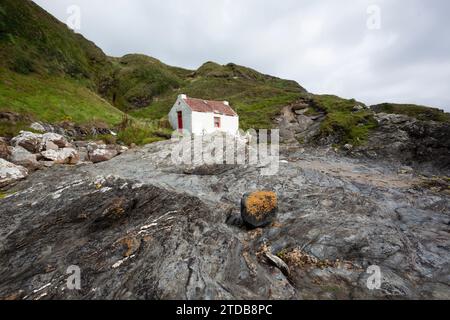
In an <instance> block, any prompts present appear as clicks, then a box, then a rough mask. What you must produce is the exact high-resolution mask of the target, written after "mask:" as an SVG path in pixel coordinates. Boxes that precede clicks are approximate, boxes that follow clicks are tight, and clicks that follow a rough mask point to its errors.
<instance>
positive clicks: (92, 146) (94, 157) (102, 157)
mask: <svg viewBox="0 0 450 320" xmlns="http://www.w3.org/2000/svg"><path fill="white" fill-rule="evenodd" d="M124 151H125V149H122V148H121V147H118V146H116V145H106V144H104V143H101V142H91V143H89V144H88V145H87V152H88V158H89V160H90V161H92V162H93V163H97V162H103V161H108V160H111V159H112V158H114V157H115V156H117V155H118V154H120V153H122V152H124Z"/></svg>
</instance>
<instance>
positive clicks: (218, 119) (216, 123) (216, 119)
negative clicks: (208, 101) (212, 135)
mask: <svg viewBox="0 0 450 320" xmlns="http://www.w3.org/2000/svg"><path fill="white" fill-rule="evenodd" d="M214 128H220V117H214Z"/></svg>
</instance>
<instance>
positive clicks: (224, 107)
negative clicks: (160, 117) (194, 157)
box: [169, 94, 239, 135]
mask: <svg viewBox="0 0 450 320" xmlns="http://www.w3.org/2000/svg"><path fill="white" fill-rule="evenodd" d="M169 122H170V124H171V125H172V128H174V129H175V130H180V131H181V130H183V129H184V130H187V131H189V132H190V133H192V134H208V133H213V132H215V131H222V132H227V133H230V134H233V135H236V134H237V133H238V130H239V116H238V115H237V113H236V112H235V111H234V110H233V109H232V108H231V107H230V104H229V103H228V101H210V100H203V99H194V98H190V97H188V96H186V95H185V94H180V95H179V96H178V99H177V101H176V102H175V104H174V105H173V107H172V109H171V110H170V112H169Z"/></svg>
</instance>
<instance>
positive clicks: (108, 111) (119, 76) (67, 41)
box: [0, 0, 450, 144]
mask: <svg viewBox="0 0 450 320" xmlns="http://www.w3.org/2000/svg"><path fill="white" fill-rule="evenodd" d="M181 93H185V94H187V95H189V96H192V97H198V98H204V99H213V100H228V101H230V103H231V105H232V106H233V107H234V108H235V110H236V111H237V112H238V114H239V116H240V125H241V128H242V129H244V130H246V129H249V128H257V129H258V128H271V127H272V126H273V118H274V117H276V115H277V114H278V113H279V112H280V110H281V109H282V107H284V106H285V105H288V104H290V103H292V102H294V101H295V100H297V99H299V98H304V97H307V98H308V99H312V106H311V110H310V112H311V113H314V112H318V111H320V112H322V113H325V114H326V118H325V120H324V121H323V123H322V127H321V135H322V136H324V137H326V136H331V135H332V136H335V137H338V138H339V141H340V142H344V143H345V142H350V143H353V144H360V143H363V142H364V141H365V140H366V138H367V136H368V134H369V132H370V130H372V129H373V128H374V127H375V126H376V122H375V121H374V119H373V114H372V113H371V112H370V111H369V110H367V109H363V110H360V111H357V112H355V111H354V110H353V108H354V106H355V105H356V104H361V103H359V102H357V101H355V100H353V99H350V100H347V99H342V98H339V97H336V96H331V95H312V94H308V93H307V92H306V90H305V89H304V88H302V87H301V86H300V85H299V84H298V83H296V82H295V81H289V80H283V79H279V78H276V77H273V76H269V75H265V74H262V73H260V72H258V71H256V70H253V69H250V68H246V67H243V66H239V65H236V64H233V63H229V64H227V65H220V64H217V63H214V62H207V63H205V64H203V65H202V66H200V67H199V68H198V69H197V70H186V69H183V68H177V67H173V66H169V65H166V64H164V63H162V62H161V61H159V60H157V59H155V58H152V57H148V56H144V55H138V54H130V55H126V56H124V57H121V58H112V57H107V56H106V55H105V54H104V53H103V52H102V50H101V49H99V48H98V47H97V46H96V45H95V44H94V43H92V42H90V41H88V40H86V39H85V38H83V37H82V36H81V35H79V34H76V33H74V32H73V31H71V30H69V29H68V28H67V26H66V25H65V24H63V23H61V22H60V21H58V20H57V19H55V18H54V17H52V16H51V15H50V14H48V13H47V12H45V10H43V9H42V8H40V7H39V6H37V5H36V4H34V3H33V2H32V1H30V0H1V1H0V113H1V112H5V111H8V112H15V113H18V114H20V115H24V116H25V117H24V119H29V120H28V122H29V121H32V120H33V121H36V120H41V121H45V122H49V123H58V122H61V121H67V120H70V121H73V122H75V123H78V124H89V123H93V122H102V123H105V124H107V125H109V126H115V127H116V128H120V130H121V132H119V137H120V138H121V139H122V140H123V141H125V142H127V143H132V142H136V143H145V142H150V141H153V140H154V139H160V137H161V136H165V135H167V129H166V128H162V129H161V128H158V127H157V126H155V125H148V123H150V121H148V120H152V121H153V120H156V121H153V123H162V124H164V123H165V121H161V120H164V119H165V118H166V117H167V114H168V112H169V110H170V108H171V107H172V105H173V103H174V101H175V100H176V97H177V95H178V94H181ZM374 108H376V110H379V112H393V113H402V114H408V115H412V116H416V117H418V118H419V119H427V120H435V121H449V117H450V116H449V115H448V114H444V113H443V112H440V111H438V110H435V109H429V108H426V107H422V106H414V105H394V104H383V105H379V106H375V107H374ZM377 112H378V111H377ZM125 113H126V114H127V118H126V121H122V120H123V117H124V114H125ZM119 123H120V124H121V125H120V126H117V125H118V124H119ZM124 124H126V126H124ZM27 125H29V123H27V121H25V120H24V121H19V122H18V123H13V124H10V123H7V122H6V123H5V122H4V121H3V122H1V123H0V135H13V134H15V133H17V131H18V130H20V129H23V128H25V127H27ZM161 127H164V126H161Z"/></svg>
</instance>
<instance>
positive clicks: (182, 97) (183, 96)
mask: <svg viewBox="0 0 450 320" xmlns="http://www.w3.org/2000/svg"><path fill="white" fill-rule="evenodd" d="M178 98H180V99H183V100H184V99H187V95H185V94H180V95H179V96H178Z"/></svg>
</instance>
